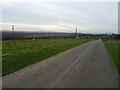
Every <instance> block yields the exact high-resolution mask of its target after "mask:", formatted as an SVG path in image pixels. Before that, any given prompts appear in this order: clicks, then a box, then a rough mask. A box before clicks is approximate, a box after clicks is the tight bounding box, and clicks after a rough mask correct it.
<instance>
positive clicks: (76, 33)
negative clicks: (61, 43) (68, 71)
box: [75, 27, 77, 37]
mask: <svg viewBox="0 0 120 90" xmlns="http://www.w3.org/2000/svg"><path fill="white" fill-rule="evenodd" d="M75 37H77V27H76V31H75Z"/></svg>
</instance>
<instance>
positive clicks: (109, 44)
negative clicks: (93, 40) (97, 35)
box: [103, 40, 120, 73]
mask: <svg viewBox="0 0 120 90" xmlns="http://www.w3.org/2000/svg"><path fill="white" fill-rule="evenodd" d="M103 42H104V44H105V46H106V48H107V50H108V52H109V54H110V55H111V56H112V59H113V61H114V63H115V65H116V67H117V69H118V72H119V73H120V61H119V59H120V56H119V55H118V53H119V51H120V48H119V45H120V43H119V42H118V40H104V41H103Z"/></svg>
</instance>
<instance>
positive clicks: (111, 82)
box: [3, 39, 118, 88]
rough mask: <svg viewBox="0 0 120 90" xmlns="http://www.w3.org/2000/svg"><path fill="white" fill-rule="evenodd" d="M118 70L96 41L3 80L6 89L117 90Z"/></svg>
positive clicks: (101, 45) (101, 43) (101, 44)
mask: <svg viewBox="0 0 120 90" xmlns="http://www.w3.org/2000/svg"><path fill="white" fill-rule="evenodd" d="M117 76H118V75H117V70H116V68H115V65H114V64H113V61H112V59H111V57H110V56H109V54H108V52H107V50H106V48H105V47H104V44H103V42H102V40H100V39H99V40H95V41H91V42H88V43H85V44H83V45H80V46H77V47H75V48H72V49H70V50H67V51H65V52H62V53H59V54H57V55H55V56H52V57H50V58H48V59H45V60H43V61H40V62H38V63H35V64H32V65H29V66H28V67H26V68H23V69H21V70H19V71H17V72H15V73H12V74H10V75H7V76H4V77H3V88H117V87H118V78H117Z"/></svg>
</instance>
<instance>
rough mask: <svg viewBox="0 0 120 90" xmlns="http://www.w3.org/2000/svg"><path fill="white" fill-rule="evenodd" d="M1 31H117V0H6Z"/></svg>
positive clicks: (3, 5)
mask: <svg viewBox="0 0 120 90" xmlns="http://www.w3.org/2000/svg"><path fill="white" fill-rule="evenodd" d="M0 24H2V30H11V25H15V30H16V31H40V32H68V33H71V32H75V29H76V27H77V28H78V32H79V33H105V32H108V33H118V3H117V2H3V3H2V22H1V23H0Z"/></svg>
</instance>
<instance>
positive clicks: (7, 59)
mask: <svg viewBox="0 0 120 90" xmlns="http://www.w3.org/2000/svg"><path fill="white" fill-rule="evenodd" d="M88 41H91V40H90V39H38V40H3V42H2V65H3V66H2V69H3V71H2V75H3V76H4V75H7V74H10V73H12V72H15V71H17V70H19V69H21V68H24V67H26V66H27V65H30V64H33V63H35V62H38V61H40V60H43V59H45V58H48V57H50V56H53V55H55V54H57V53H60V52H62V51H65V50H67V49H70V48H73V47H75V46H78V45H80V44H83V43H86V42H88Z"/></svg>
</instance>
